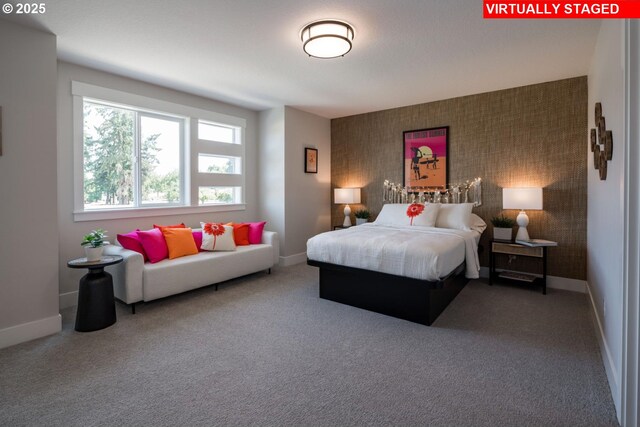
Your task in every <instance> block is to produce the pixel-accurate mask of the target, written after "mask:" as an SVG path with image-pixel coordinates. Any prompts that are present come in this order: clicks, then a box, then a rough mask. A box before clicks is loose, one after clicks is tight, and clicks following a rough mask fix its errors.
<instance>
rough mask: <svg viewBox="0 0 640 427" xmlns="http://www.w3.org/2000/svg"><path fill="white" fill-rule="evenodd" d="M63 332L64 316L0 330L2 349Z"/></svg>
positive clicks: (0, 346)
mask: <svg viewBox="0 0 640 427" xmlns="http://www.w3.org/2000/svg"><path fill="white" fill-rule="evenodd" d="M61 330H62V316H60V315H59V314H56V315H55V316H51V317H47V318H44V319H40V320H34V321H33V322H27V323H23V324H21V325H15V326H10V327H8V328H5V329H1V330H0V348H5V347H9V346H12V345H16V344H20V343H23V342H27V341H31V340H35V339H36V338H41V337H46V336H47V335H53V334H57V333H58V332H60V331H61Z"/></svg>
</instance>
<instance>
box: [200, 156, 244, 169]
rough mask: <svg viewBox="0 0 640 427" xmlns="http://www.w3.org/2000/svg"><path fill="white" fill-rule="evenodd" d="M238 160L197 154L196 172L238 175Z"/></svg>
mask: <svg viewBox="0 0 640 427" xmlns="http://www.w3.org/2000/svg"><path fill="white" fill-rule="evenodd" d="M240 160H241V159H240V157H232V156H215V155H211V154H199V155H198V172H200V173H228V174H240V173H242V170H241V166H240V165H241V162H240Z"/></svg>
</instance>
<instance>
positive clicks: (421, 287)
mask: <svg viewBox="0 0 640 427" xmlns="http://www.w3.org/2000/svg"><path fill="white" fill-rule="evenodd" d="M307 264H309V265H312V266H314V267H319V268H320V298H323V299H328V300H331V301H335V302H339V303H342V304H347V305H351V306H354V307H358V308H363V309H365V310H370V311H375V312H376V313H381V314H386V315H388V316H393V317H397V318H399V319H404V320H409V321H411V322H416V323H420V324H423V325H427V326H430V325H431V324H432V323H433V322H434V321H435V320H436V318H437V317H438V316H439V315H440V313H442V312H443V311H444V309H445V308H447V306H448V305H449V303H450V302H451V301H452V300H453V299H454V298H455V297H456V295H458V293H459V292H460V291H461V290H462V288H464V286H465V285H466V284H467V282H468V279H467V278H465V277H464V263H462V264H461V265H459V266H458V267H457V268H456V269H455V270H454V271H453V273H451V274H450V275H449V276H448V277H447V278H446V279H443V280H439V281H436V282H430V281H427V280H419V279H412V278H409V277H401V276H395V275H392V274H387V273H379V272H376V271H370V270H363V269H360V268H352V267H344V266H341V265H336V264H329V263H325V262H319V261H313V260H309V259H308V260H307Z"/></svg>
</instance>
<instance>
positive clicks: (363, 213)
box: [354, 209, 371, 225]
mask: <svg viewBox="0 0 640 427" xmlns="http://www.w3.org/2000/svg"><path fill="white" fill-rule="evenodd" d="M354 215H355V216H356V225H360V224H364V223H365V222H367V221H369V218H370V217H371V212H369V211H368V210H366V209H359V210H357V211H356V212H355V213H354Z"/></svg>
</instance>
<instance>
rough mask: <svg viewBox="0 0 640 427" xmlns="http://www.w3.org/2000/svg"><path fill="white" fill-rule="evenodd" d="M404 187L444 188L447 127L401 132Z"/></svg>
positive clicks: (447, 150) (446, 172) (445, 179)
mask: <svg viewBox="0 0 640 427" xmlns="http://www.w3.org/2000/svg"><path fill="white" fill-rule="evenodd" d="M402 155H403V158H402V169H403V173H402V177H403V185H404V186H405V187H414V188H424V189H427V188H429V189H434V190H435V189H445V188H447V184H448V183H449V177H448V169H449V126H442V127H438V128H430V129H420V130H409V131H405V132H403V133H402Z"/></svg>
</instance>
